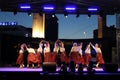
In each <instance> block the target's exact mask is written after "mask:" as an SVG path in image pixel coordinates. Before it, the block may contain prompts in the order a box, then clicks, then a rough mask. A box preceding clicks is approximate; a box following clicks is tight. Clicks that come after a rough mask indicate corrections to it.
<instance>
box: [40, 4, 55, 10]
mask: <svg viewBox="0 0 120 80" xmlns="http://www.w3.org/2000/svg"><path fill="white" fill-rule="evenodd" d="M42 8H43V10H44V11H53V10H54V9H55V8H54V6H53V5H52V4H44V5H43V6H42Z"/></svg>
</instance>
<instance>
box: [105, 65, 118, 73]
mask: <svg viewBox="0 0 120 80" xmlns="http://www.w3.org/2000/svg"><path fill="white" fill-rule="evenodd" d="M104 70H105V71H106V72H118V64H113V63H107V64H105V66H104Z"/></svg>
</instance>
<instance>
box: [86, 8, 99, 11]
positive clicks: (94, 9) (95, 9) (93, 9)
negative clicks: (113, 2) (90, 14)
mask: <svg viewBox="0 0 120 80" xmlns="http://www.w3.org/2000/svg"><path fill="white" fill-rule="evenodd" d="M88 11H98V8H88Z"/></svg>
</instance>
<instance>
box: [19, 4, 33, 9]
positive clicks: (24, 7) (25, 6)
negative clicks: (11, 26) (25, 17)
mask: <svg viewBox="0 0 120 80" xmlns="http://www.w3.org/2000/svg"><path fill="white" fill-rule="evenodd" d="M20 8H21V9H30V8H31V6H30V5H29V4H20Z"/></svg>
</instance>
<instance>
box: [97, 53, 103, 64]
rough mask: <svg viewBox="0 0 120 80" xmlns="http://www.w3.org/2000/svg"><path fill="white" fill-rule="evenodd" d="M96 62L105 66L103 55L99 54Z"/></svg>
mask: <svg viewBox="0 0 120 80" xmlns="http://www.w3.org/2000/svg"><path fill="white" fill-rule="evenodd" d="M96 60H97V62H98V63H99V64H104V60H103V57H102V54H101V53H97V55H96Z"/></svg>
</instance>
